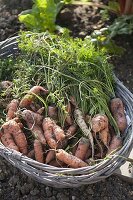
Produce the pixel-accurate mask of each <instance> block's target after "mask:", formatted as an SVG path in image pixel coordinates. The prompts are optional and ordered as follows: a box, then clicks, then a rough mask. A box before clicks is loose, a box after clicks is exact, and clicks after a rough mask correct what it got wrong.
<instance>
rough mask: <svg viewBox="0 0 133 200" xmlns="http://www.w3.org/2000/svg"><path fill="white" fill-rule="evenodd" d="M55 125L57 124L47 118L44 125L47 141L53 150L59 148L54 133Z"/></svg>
mask: <svg viewBox="0 0 133 200" xmlns="http://www.w3.org/2000/svg"><path fill="white" fill-rule="evenodd" d="M54 124H55V122H54V121H53V120H52V119H51V118H49V117H47V118H45V119H44V120H43V123H42V126H43V131H44V136H45V139H46V141H47V143H48V145H49V146H50V147H51V148H52V149H55V148H57V142H56V139H55V135H54V133H53V126H54Z"/></svg>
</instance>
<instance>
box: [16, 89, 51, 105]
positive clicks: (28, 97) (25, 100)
mask: <svg viewBox="0 0 133 200" xmlns="http://www.w3.org/2000/svg"><path fill="white" fill-rule="evenodd" d="M41 91H42V92H43V93H44V94H48V90H46V89H45V88H43V87H41V86H39V85H36V86H34V87H32V88H31V89H30V90H29V92H28V93H27V94H26V95H25V96H24V97H23V99H22V100H21V101H20V104H19V106H20V108H27V107H29V106H30V104H31V103H32V102H33V101H34V99H35V98H36V97H35V95H40V93H41ZM33 93H34V94H35V95H34V94H33Z"/></svg>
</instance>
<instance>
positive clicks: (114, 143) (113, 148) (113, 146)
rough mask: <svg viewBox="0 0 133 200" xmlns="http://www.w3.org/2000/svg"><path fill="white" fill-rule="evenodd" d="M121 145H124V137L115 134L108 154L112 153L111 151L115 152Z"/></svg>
mask: <svg viewBox="0 0 133 200" xmlns="http://www.w3.org/2000/svg"><path fill="white" fill-rule="evenodd" d="M121 147H122V139H121V137H119V136H116V135H114V136H113V137H112V139H111V142H110V145H109V148H108V153H107V154H110V153H111V152H112V153H115V152H116V151H117V150H119V149H120V148H121Z"/></svg>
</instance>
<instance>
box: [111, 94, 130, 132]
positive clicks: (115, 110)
mask: <svg viewBox="0 0 133 200" xmlns="http://www.w3.org/2000/svg"><path fill="white" fill-rule="evenodd" d="M110 109H111V112H112V114H113V117H114V119H115V120H116V123H117V125H118V128H119V130H120V131H121V132H122V133H123V132H124V131H125V129H126V128H127V119H126V115H125V113H124V105H123V102H122V100H121V99H120V98H114V99H112V100H111V102H110Z"/></svg>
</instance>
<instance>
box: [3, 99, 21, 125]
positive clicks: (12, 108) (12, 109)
mask: <svg viewBox="0 0 133 200" xmlns="http://www.w3.org/2000/svg"><path fill="white" fill-rule="evenodd" d="M18 104H19V102H18V100H17V99H13V100H12V101H11V102H10V103H9V104H8V106H7V111H8V112H7V116H6V121H9V120H10V119H13V118H15V117H16V112H17V109H18Z"/></svg>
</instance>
